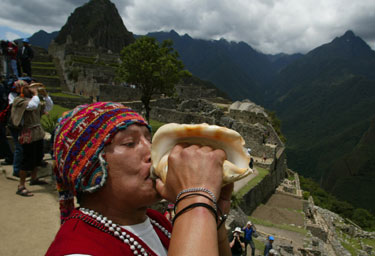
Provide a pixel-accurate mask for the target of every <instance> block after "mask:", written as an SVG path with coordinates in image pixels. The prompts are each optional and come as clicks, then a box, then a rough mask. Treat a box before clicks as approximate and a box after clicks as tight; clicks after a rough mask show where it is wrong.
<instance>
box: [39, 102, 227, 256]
mask: <svg viewBox="0 0 375 256" xmlns="http://www.w3.org/2000/svg"><path fill="white" fill-rule="evenodd" d="M150 130H151V128H150V126H149V125H148V124H147V123H146V122H145V120H144V119H143V117H141V116H140V115H139V114H138V113H136V112H134V111H133V110H131V109H129V108H127V107H124V106H123V105H121V104H118V103H108V102H98V103H92V104H88V105H81V106H78V107H76V108H75V109H74V110H72V111H71V112H70V113H69V114H67V115H66V116H65V117H64V118H63V119H62V120H61V122H60V123H59V126H58V127H57V129H56V135H55V141H54V155H55V158H54V160H55V162H56V165H55V168H54V171H55V174H56V181H57V188H58V191H59V194H60V197H59V198H60V211H61V214H62V215H61V218H62V219H61V220H62V225H61V228H60V230H59V231H58V233H57V235H56V237H55V239H54V241H53V243H52V244H51V246H50V248H49V249H48V251H47V254H46V255H69V254H81V255H82V254H83V255H146V254H147V255H167V254H168V255H187V254H189V255H219V252H220V254H221V255H230V248H229V242H228V238H227V235H226V229H225V225H220V224H221V223H222V222H221V221H220V218H218V219H219V221H218V223H217V219H216V216H215V215H216V213H217V214H218V215H219V216H220V211H217V212H216V210H215V208H216V206H215V202H216V198H217V199H218V201H217V207H218V208H221V211H222V212H223V213H228V212H229V209H230V197H231V193H232V190H233V184H230V185H228V186H225V187H224V188H221V186H222V165H223V161H224V160H225V153H224V151H222V150H213V149H212V148H210V147H207V146H199V145H186V144H178V145H176V146H175V147H174V148H173V149H172V151H171V152H170V155H169V166H168V176H167V181H166V183H165V184H164V183H163V182H162V181H161V180H160V179H157V180H156V181H155V180H153V179H151V177H150V168H151V132H150ZM202 170H205V171H202ZM160 196H162V197H163V198H164V199H166V200H168V201H170V202H175V201H176V197H177V196H178V200H177V201H176V203H175V204H176V216H175V218H174V225H173V233H172V234H171V232H172V229H171V228H172V227H171V223H170V222H169V221H168V220H167V219H166V218H165V217H164V216H163V214H162V213H159V212H157V211H155V210H151V209H148V207H149V206H150V205H152V204H154V203H156V202H158V201H159V200H160ZM74 197H76V199H77V202H78V204H79V206H80V208H74ZM218 226H219V227H218ZM145 253H146V254H145Z"/></svg>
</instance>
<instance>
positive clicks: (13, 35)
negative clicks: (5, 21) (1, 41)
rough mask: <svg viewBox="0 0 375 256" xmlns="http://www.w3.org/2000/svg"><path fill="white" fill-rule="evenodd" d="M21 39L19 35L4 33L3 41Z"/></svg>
mask: <svg viewBox="0 0 375 256" xmlns="http://www.w3.org/2000/svg"><path fill="white" fill-rule="evenodd" d="M19 38H21V35H19V34H16V33H13V32H6V33H5V40H9V41H13V40H15V39H19Z"/></svg>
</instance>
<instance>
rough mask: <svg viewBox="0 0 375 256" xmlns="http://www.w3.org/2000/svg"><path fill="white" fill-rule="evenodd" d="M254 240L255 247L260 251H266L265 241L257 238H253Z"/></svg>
mask: <svg viewBox="0 0 375 256" xmlns="http://www.w3.org/2000/svg"><path fill="white" fill-rule="evenodd" d="M253 241H254V244H255V248H256V249H257V250H258V251H260V252H262V253H263V252H264V247H266V245H265V244H264V243H262V242H261V241H258V240H257V239H253ZM248 250H251V249H250V248H248Z"/></svg>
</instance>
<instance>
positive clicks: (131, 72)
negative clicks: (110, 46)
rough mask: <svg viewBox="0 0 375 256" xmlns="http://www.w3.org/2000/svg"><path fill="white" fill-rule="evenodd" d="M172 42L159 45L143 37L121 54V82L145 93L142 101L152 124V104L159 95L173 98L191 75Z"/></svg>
mask: <svg viewBox="0 0 375 256" xmlns="http://www.w3.org/2000/svg"><path fill="white" fill-rule="evenodd" d="M172 44H173V43H172V41H171V40H165V41H163V43H161V44H159V43H158V42H157V41H156V40H155V39H154V38H151V37H146V36H145V37H141V38H139V39H137V40H136V41H135V43H133V44H130V45H128V46H126V47H125V48H124V49H122V51H121V56H120V58H121V64H120V66H119V68H118V70H117V78H118V79H119V80H120V81H125V82H127V83H129V84H133V85H136V87H137V88H139V89H140V90H141V95H142V96H141V100H142V103H143V105H144V108H145V110H146V119H147V121H149V116H150V110H151V108H150V100H151V97H152V96H153V95H155V94H156V93H164V94H166V95H167V96H172V95H173V93H174V91H175V88H174V86H175V84H176V83H177V82H178V81H179V80H180V79H181V78H182V77H184V76H190V75H191V74H190V73H189V72H188V71H186V70H183V68H184V65H183V63H182V61H181V60H179V59H178V53H177V52H176V51H175V50H174V49H173V48H172Z"/></svg>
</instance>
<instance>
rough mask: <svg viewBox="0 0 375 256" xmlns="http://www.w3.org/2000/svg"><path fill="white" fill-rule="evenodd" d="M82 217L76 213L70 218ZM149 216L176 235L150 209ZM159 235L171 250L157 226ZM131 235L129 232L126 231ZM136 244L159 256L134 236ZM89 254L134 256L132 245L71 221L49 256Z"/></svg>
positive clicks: (96, 229)
mask: <svg viewBox="0 0 375 256" xmlns="http://www.w3.org/2000/svg"><path fill="white" fill-rule="evenodd" d="M77 213H80V211H78V210H74V211H73V212H72V213H71V215H70V216H72V215H74V214H77ZM147 215H148V216H149V217H150V218H151V219H153V220H156V221H157V222H158V223H159V224H160V225H162V226H163V227H164V228H166V229H167V230H168V231H169V232H172V226H171V223H170V222H169V221H168V220H167V219H166V218H165V217H164V216H163V215H162V214H161V213H159V212H157V211H155V210H151V209H148V210H147ZM153 227H154V230H155V231H156V234H157V235H158V237H159V238H160V241H161V242H162V244H163V245H164V247H165V248H166V249H167V250H168V247H169V238H167V236H166V235H165V234H164V233H163V232H162V231H161V230H160V229H159V228H157V227H155V226H153ZM126 232H127V233H130V232H129V231H126ZM132 237H134V239H135V240H136V241H138V243H139V244H140V245H142V247H143V248H144V249H145V250H146V251H147V252H148V253H149V255H155V253H154V252H153V251H152V250H151V249H150V248H149V247H148V246H147V245H146V244H145V243H144V242H143V241H142V240H141V239H140V238H138V237H137V236H135V235H132ZM77 253H79V254H88V255H93V256H96V255H98V256H99V255H100V256H105V255H108V256H110V255H111V256H113V255H133V252H132V250H131V249H130V246H129V245H128V244H125V243H124V242H123V241H122V240H120V239H119V238H117V237H114V236H113V235H112V234H108V233H105V232H103V231H101V230H99V229H98V228H96V227H93V226H91V225H90V224H88V223H86V222H84V221H83V220H81V219H76V218H74V219H69V220H67V221H66V222H65V223H64V224H63V225H62V226H61V227H60V230H59V231H58V233H57V234H56V237H55V240H54V241H53V242H52V244H51V246H50V247H49V249H48V251H47V253H46V255H47V256H51V255H53V256H58V255H67V254H77Z"/></svg>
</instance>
